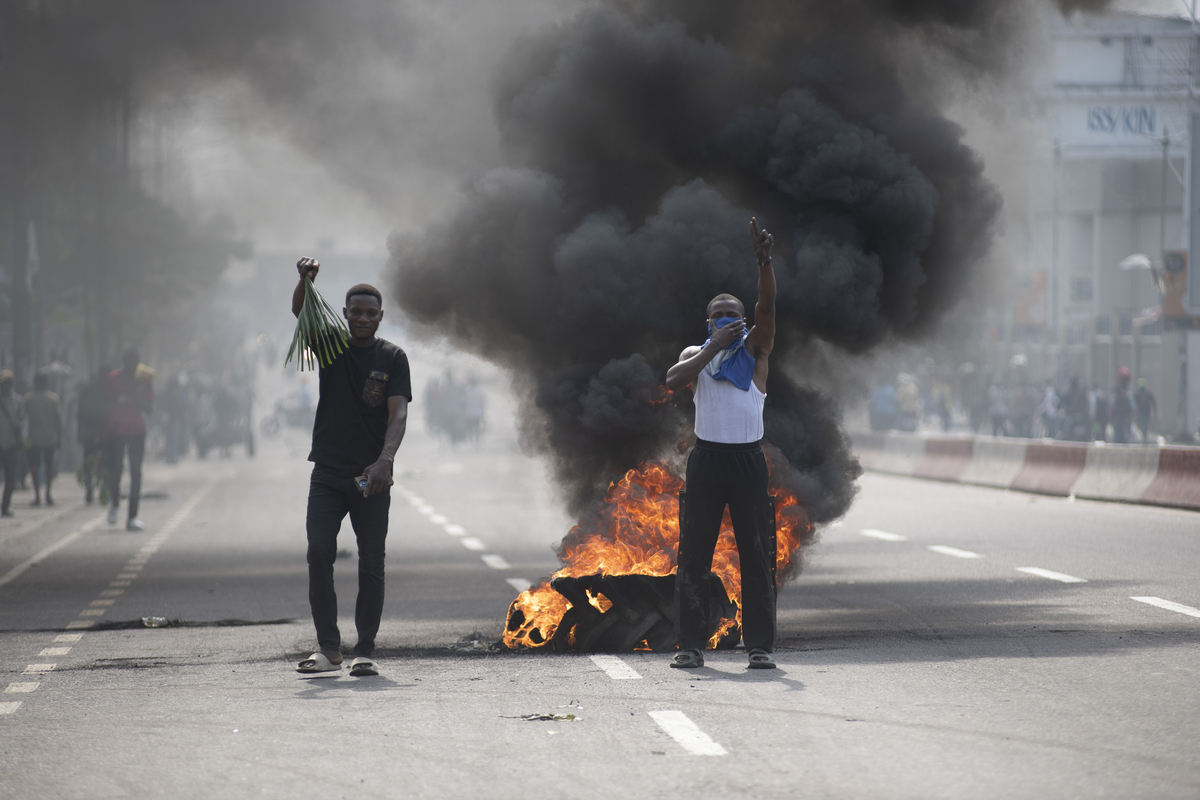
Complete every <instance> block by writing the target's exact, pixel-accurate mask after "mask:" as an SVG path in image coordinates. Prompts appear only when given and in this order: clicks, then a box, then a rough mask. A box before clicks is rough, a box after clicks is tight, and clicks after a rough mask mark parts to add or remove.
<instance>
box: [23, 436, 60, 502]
mask: <svg viewBox="0 0 1200 800" xmlns="http://www.w3.org/2000/svg"><path fill="white" fill-rule="evenodd" d="M57 455H58V448H57V447H31V448H29V475H30V477H32V478H33V490H34V492H37V491H39V487H41V485H42V472H43V470H44V471H45V473H46V474H45V478H46V499H50V483H51V481H53V480H54V476H55V475H57V474H58V471H57V466H58V459H57V458H56V456H57Z"/></svg>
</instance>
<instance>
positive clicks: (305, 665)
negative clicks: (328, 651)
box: [296, 652, 342, 674]
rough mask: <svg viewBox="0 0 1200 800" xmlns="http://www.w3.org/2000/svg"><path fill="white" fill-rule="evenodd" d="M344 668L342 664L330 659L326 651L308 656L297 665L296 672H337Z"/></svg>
mask: <svg viewBox="0 0 1200 800" xmlns="http://www.w3.org/2000/svg"><path fill="white" fill-rule="evenodd" d="M341 668H342V665H341V664H335V663H333V662H332V661H330V660H329V657H328V656H326V655H325V654H324V653H320V652H318V653H313V654H312V655H311V656H309V657H308V658H306V659H304V660H303V661H301V662H300V663H299V664H297V665H296V672H303V673H305V674H310V673H313V672H337V671H338V670H340V669H341Z"/></svg>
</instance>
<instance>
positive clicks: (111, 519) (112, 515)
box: [108, 506, 117, 525]
mask: <svg viewBox="0 0 1200 800" xmlns="http://www.w3.org/2000/svg"><path fill="white" fill-rule="evenodd" d="M108 524H109V525H116V524H117V507H116V506H109V507H108Z"/></svg>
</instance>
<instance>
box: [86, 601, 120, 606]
mask: <svg viewBox="0 0 1200 800" xmlns="http://www.w3.org/2000/svg"><path fill="white" fill-rule="evenodd" d="M115 602H117V601H116V600H93V601H92V602H91V605H92V606H111V605H112V604H113V603H115Z"/></svg>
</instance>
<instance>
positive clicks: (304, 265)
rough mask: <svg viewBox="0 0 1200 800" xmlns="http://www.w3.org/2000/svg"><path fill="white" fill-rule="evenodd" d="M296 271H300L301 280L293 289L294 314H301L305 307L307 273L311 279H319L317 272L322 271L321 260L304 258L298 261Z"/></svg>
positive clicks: (294, 315) (295, 315)
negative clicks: (305, 279)
mask: <svg viewBox="0 0 1200 800" xmlns="http://www.w3.org/2000/svg"><path fill="white" fill-rule="evenodd" d="M296 271H297V272H299V273H300V280H299V281H297V282H296V288H295V289H293V290H292V316H293V317H298V316H300V309H302V308H304V295H305V291H304V277H305V276H306V275H307V276H308V278H309V279H310V280H314V281H315V280H316V279H317V273H318V272H320V271H321V262H319V261H317V260H316V259H315V258H302V259H300V260H299V261H297V262H296Z"/></svg>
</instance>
